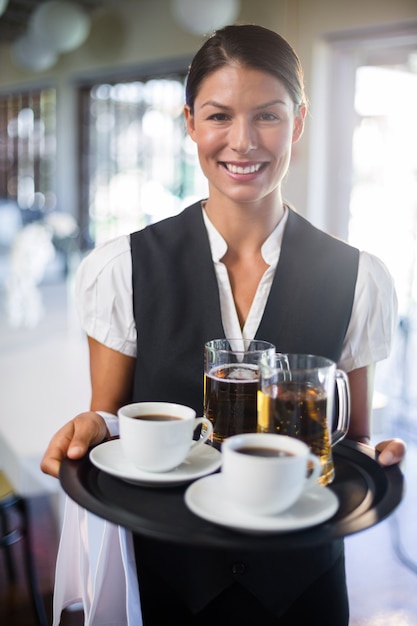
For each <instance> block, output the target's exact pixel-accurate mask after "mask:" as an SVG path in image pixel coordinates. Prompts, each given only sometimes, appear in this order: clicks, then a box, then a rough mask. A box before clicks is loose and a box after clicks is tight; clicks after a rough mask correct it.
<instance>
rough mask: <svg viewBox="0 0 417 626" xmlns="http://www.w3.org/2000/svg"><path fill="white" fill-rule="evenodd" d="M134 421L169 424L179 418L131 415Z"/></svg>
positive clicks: (156, 414)
mask: <svg viewBox="0 0 417 626" xmlns="http://www.w3.org/2000/svg"><path fill="white" fill-rule="evenodd" d="M133 419H135V420H144V421H145V422H171V421H172V420H180V419H182V418H181V417H176V416H175V415H163V414H162V413H161V414H158V413H155V414H151V415H133Z"/></svg>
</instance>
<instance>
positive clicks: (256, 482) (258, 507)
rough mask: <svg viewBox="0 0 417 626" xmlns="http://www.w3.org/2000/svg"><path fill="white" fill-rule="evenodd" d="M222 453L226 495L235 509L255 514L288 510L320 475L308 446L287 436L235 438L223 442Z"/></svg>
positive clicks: (315, 457) (317, 465) (268, 435)
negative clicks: (236, 507) (310, 469)
mask: <svg viewBox="0 0 417 626" xmlns="http://www.w3.org/2000/svg"><path fill="white" fill-rule="evenodd" d="M222 454H223V460H222V470H221V471H222V477H223V479H224V488H225V491H226V493H227V494H228V495H229V498H230V500H231V501H232V502H233V503H234V504H235V505H236V506H238V507H239V508H241V509H242V510H245V511H246V512H248V513H253V514H255V515H274V514H278V513H281V512H282V511H285V510H286V509H288V508H289V507H291V506H292V505H293V504H294V503H295V502H296V501H297V500H298V499H299V497H300V496H301V494H302V493H303V491H304V490H305V489H307V488H309V487H311V486H313V485H314V484H317V479H318V478H319V476H320V472H321V465H320V461H319V459H318V457H317V456H316V455H314V454H312V453H311V452H310V450H309V448H308V446H307V445H306V444H305V443H304V442H302V441H300V440H299V439H295V438H294V437H288V436H286V435H275V434H263V433H246V434H241V435H235V436H233V437H229V438H228V439H226V440H225V441H224V442H223V444H222ZM310 466H312V468H313V469H312V471H311V473H309V468H310Z"/></svg>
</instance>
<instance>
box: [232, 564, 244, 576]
mask: <svg viewBox="0 0 417 626" xmlns="http://www.w3.org/2000/svg"><path fill="white" fill-rule="evenodd" d="M245 571H246V565H245V564H244V563H233V565H232V573H233V574H237V575H238V576H241V575H242V574H244V573H245Z"/></svg>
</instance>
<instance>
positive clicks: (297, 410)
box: [258, 381, 334, 484]
mask: <svg viewBox="0 0 417 626" xmlns="http://www.w3.org/2000/svg"><path fill="white" fill-rule="evenodd" d="M330 408H331V406H330V402H329V401H328V397H327V394H326V392H325V391H324V390H323V389H319V388H317V387H306V386H304V385H303V386H300V385H299V384H297V383H293V382H290V381H288V382H280V383H278V384H273V385H270V386H268V387H264V389H263V390H262V391H259V398H258V431H259V432H262V433H275V434H278V435H288V436H290V437H296V438H297V439H301V440H302V441H304V443H306V444H307V445H308V446H309V448H310V450H311V451H312V452H313V453H314V454H316V455H317V456H318V457H319V459H320V463H321V467H322V473H321V478H320V482H321V483H322V484H328V483H329V482H331V481H332V479H333V474H334V466H333V460H332V450H331V440H330V435H329V429H328V422H327V418H328V415H329V410H330Z"/></svg>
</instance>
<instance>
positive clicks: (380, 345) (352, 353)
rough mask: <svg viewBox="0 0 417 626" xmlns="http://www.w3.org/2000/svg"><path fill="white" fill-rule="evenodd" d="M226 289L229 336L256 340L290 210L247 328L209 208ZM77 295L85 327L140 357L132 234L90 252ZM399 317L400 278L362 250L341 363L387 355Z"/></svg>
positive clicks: (270, 243)
mask: <svg viewBox="0 0 417 626" xmlns="http://www.w3.org/2000/svg"><path fill="white" fill-rule="evenodd" d="M203 216H204V221H205V225H206V228H207V232H208V236H209V241H210V246H211V253H212V257H213V262H214V267H215V271H216V276H217V282H218V285H219V292H220V306H221V315H222V321H223V328H224V331H225V336H226V337H234V338H239V337H243V338H244V339H252V338H253V337H254V336H255V333H256V330H257V328H258V326H259V324H260V321H261V318H262V314H263V311H264V309H265V305H266V302H267V299H268V295H269V291H270V289H271V285H272V280H273V277H274V274H275V269H276V267H277V264H278V260H279V255H280V251H281V242H282V237H283V233H284V229H285V224H286V221H287V216H288V212H286V214H285V216H284V218H283V219H282V220H281V221H280V223H279V224H278V226H277V227H276V229H275V230H274V231H273V232H272V233H271V235H270V236H269V237H268V239H267V240H266V241H265V242H264V244H263V246H262V255H263V258H264V260H265V262H266V263H267V264H268V265H269V268H268V269H267V270H266V272H265V274H264V276H263V277H262V279H261V281H260V283H259V286H258V290H257V292H256V296H255V298H254V301H253V303H252V307H251V310H250V312H249V315H248V318H247V320H246V323H245V326H244V328H243V329H241V328H240V324H239V320H238V316H237V312H236V307H235V304H234V301H233V295H232V290H231V287H230V282H229V276H228V273H227V269H226V266H225V265H224V264H223V263H222V262H221V259H222V258H223V256H224V255H225V253H226V250H227V244H226V242H225V240H224V239H223V237H222V236H221V235H220V233H219V232H218V231H217V230H216V229H215V228H214V226H213V224H212V223H211V222H210V220H209V219H208V217H207V215H206V213H205V211H203ZM76 300H77V306H78V312H79V316H80V321H81V326H82V328H83V329H84V330H85V332H86V333H87V335H89V336H90V337H92V338H93V339H96V340H97V341H98V342H100V343H103V344H104V345H106V346H108V347H109V348H112V349H113V350H117V351H118V352H122V353H123V354H126V355H128V356H132V357H135V356H136V340H137V338H136V332H137V333H138V334H140V332H141V329H140V328H138V329H136V325H135V320H134V317H133V299H132V259H131V251H130V237H129V235H122V236H120V237H117V238H116V239H113V240H111V241H108V242H106V243H104V244H102V245H100V246H98V247H97V248H95V249H94V250H92V251H91V252H90V254H89V255H88V256H87V257H86V258H85V259H84V260H83V261H82V263H81V264H80V266H79V268H78V270H77V276H76ZM396 322H397V297H396V292H395V287H394V282H393V279H392V277H391V275H390V274H389V272H388V270H387V268H386V267H385V265H384V264H383V263H382V261H381V260H380V259H378V258H377V257H375V256H374V255H372V254H370V253H368V252H361V253H360V257H359V270H358V277H357V282H356V289H355V297H354V303H353V309H352V315H351V319H350V323H349V327H348V330H347V333H346V336H345V340H344V343H343V348H342V354H341V358H340V361H339V363H338V367H339V368H341V369H343V370H344V371H346V372H350V371H352V370H354V369H357V368H359V367H364V366H367V365H370V364H371V363H376V362H377V361H381V360H382V359H385V358H386V357H387V356H388V355H389V352H390V348H391V342H392V338H393V336H394V331H395V327H396Z"/></svg>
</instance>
